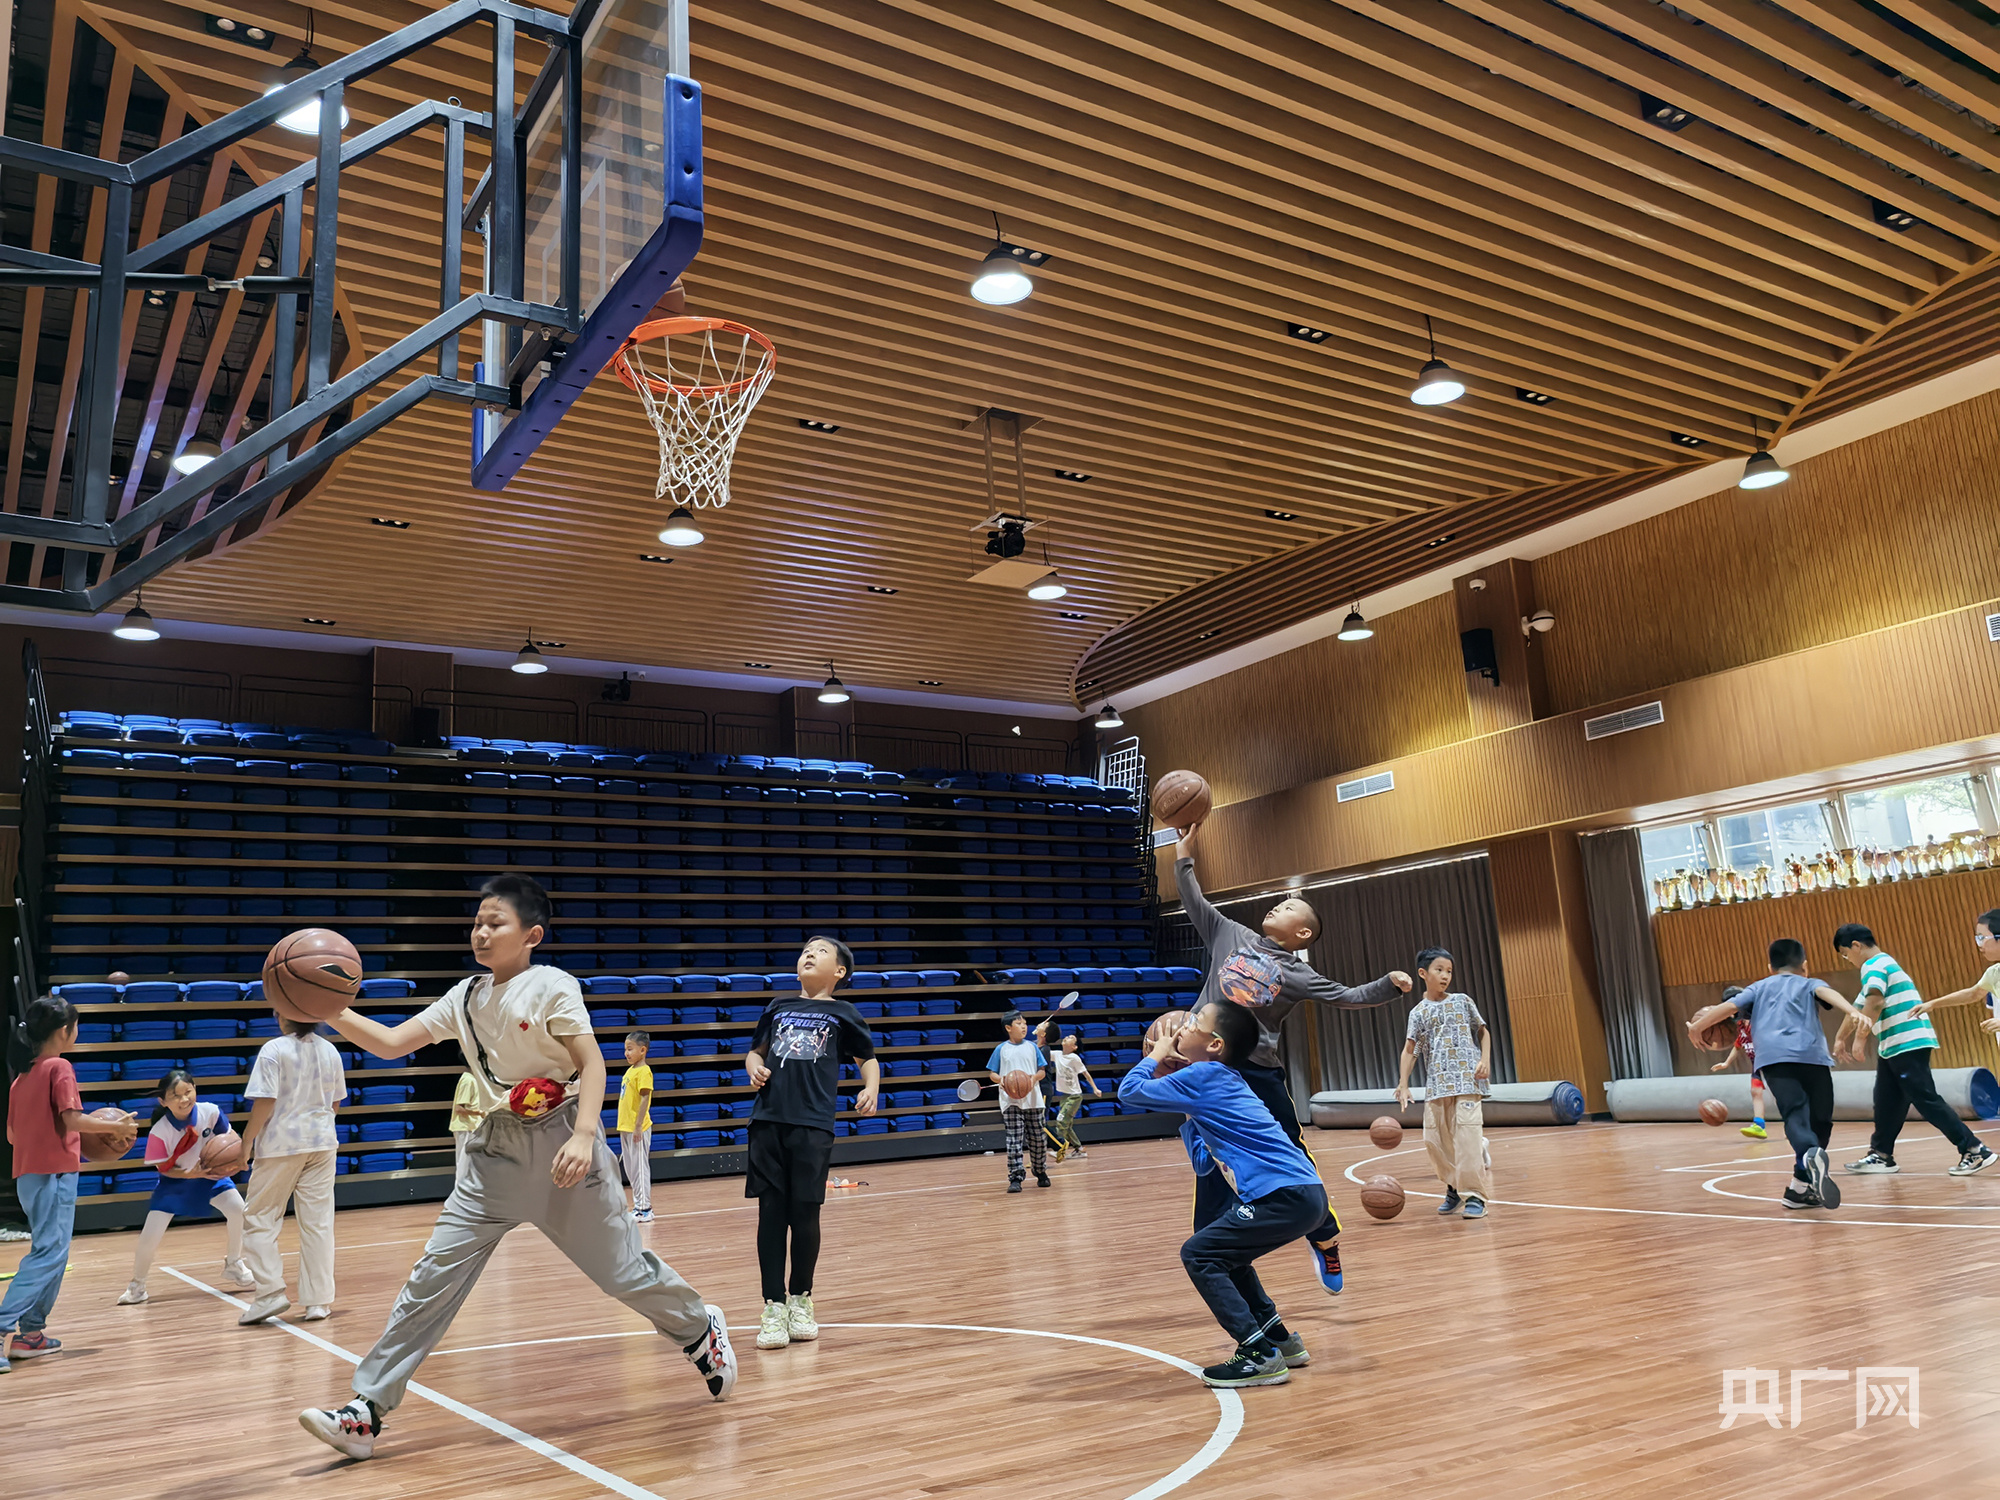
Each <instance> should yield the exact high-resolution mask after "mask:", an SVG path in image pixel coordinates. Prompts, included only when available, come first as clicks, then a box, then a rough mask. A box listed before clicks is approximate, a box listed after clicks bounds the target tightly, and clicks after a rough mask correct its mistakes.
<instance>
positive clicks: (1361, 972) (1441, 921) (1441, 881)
mask: <svg viewBox="0 0 2000 1500" xmlns="http://www.w3.org/2000/svg"><path fill="white" fill-rule="evenodd" d="M1305 896H1306V899H1307V900H1308V901H1310V902H1312V904H1313V908H1314V910H1316V911H1317V912H1318V913H1319V918H1320V922H1321V925H1322V927H1323V929H1324V930H1323V931H1322V933H1321V935H1320V939H1319V941H1318V942H1316V943H1314V944H1313V946H1312V948H1311V950H1310V951H1309V952H1308V953H1307V955H1306V956H1307V958H1308V959H1309V960H1310V961H1311V963H1312V966H1313V967H1314V968H1316V969H1318V970H1319V971H1320V973H1322V974H1325V975H1328V976H1329V977H1331V978H1334V979H1338V980H1339V981H1340V982H1341V983H1343V984H1360V983H1363V982H1364V981H1366V980H1370V979H1374V978H1376V977H1377V976H1378V975H1381V974H1385V973H1387V972H1388V971H1389V970H1391V969H1401V970H1403V971H1404V972H1405V973H1408V974H1411V975H1412V977H1413V978H1414V971H1415V969H1416V962H1417V952H1418V950H1419V949H1422V948H1448V949H1450V950H1451V956H1452V961H1453V977H1452V988H1453V989H1456V990H1460V991H1463V992H1464V993H1465V994H1468V995H1470V996H1471V997H1472V998H1473V1000H1474V1002H1475V1003H1477V1005H1478V1006H1479V1012H1480V1014H1481V1015H1483V1016H1485V1017H1486V1024H1487V1026H1488V1027H1489V1028H1490V1029H1491V1031H1492V1033H1493V1078H1494V1081H1495V1082H1498V1083H1512V1082H1514V1081H1515V1080H1514V1047H1513V1040H1512V1037H1511V1034H1510V1032H1509V1030H1508V1025H1507V991H1506V983H1505V980H1504V978H1503V977H1502V974H1501V969H1500V927H1499V923H1498V921H1497V920H1496V918H1495V917H1494V913H1493V879H1492V875H1491V873H1490V871H1489V867H1488V863H1487V860H1486V857H1485V856H1484V855H1476V856H1472V857H1469V858H1465V859H1454V860H1445V861H1440V862H1439V863H1437V864H1430V865H1420V866H1417V867H1416V868H1414V869H1408V870H1394V871H1390V872H1388V873H1387V874H1383V875H1374V876H1369V877H1366V878H1364V879H1361V880H1352V881H1346V882H1343V883H1342V884H1339V885H1333V886H1322V887H1320V888H1318V889H1317V890H1311V891H1307V892H1305ZM1272 899H1273V898H1271V897H1269V896H1261V897H1256V898H1254V899H1251V900H1247V901H1229V902H1223V903H1220V905H1221V909H1222V911H1223V912H1225V913H1226V914H1227V915H1229V916H1231V917H1233V918H1235V920H1237V921H1239V922H1241V923H1243V924H1244V925H1245V926H1248V927H1251V928H1255V927H1256V926H1257V925H1258V922H1259V920H1260V919H1261V918H1262V917H1263V915H1264V913H1265V912H1266V911H1268V910H1269V909H1270V907H1271V904H1272ZM1177 935H1178V934H1177ZM1421 995H1422V985H1421V984H1420V983H1419V984H1418V985H1417V986H1416V987H1415V988H1414V989H1413V990H1412V991H1411V993H1410V994H1408V995H1404V996H1400V997H1398V998H1397V999H1395V1000H1393V1001H1391V1002H1390V1003H1389V1004H1387V1005H1379V1006H1374V1007H1371V1008H1370V1009H1367V1010H1348V1009H1344V1008H1338V1007H1333V1006H1310V1007H1307V1006H1301V1007H1299V1009H1297V1010H1295V1011H1293V1012H1292V1014H1291V1016H1290V1018H1289V1019H1288V1020H1287V1022H1286V1024H1285V1061H1286V1065H1287V1067H1288V1069H1289V1071H1290V1073H1291V1085H1292V1093H1293V1095H1294V1097H1296V1098H1300V1099H1304V1098H1307V1097H1310V1096H1311V1095H1312V1094H1313V1093H1315V1092H1317V1091H1318V1090H1320V1089H1376V1088H1393V1087H1394V1086H1395V1083H1396V1059H1397V1056H1398V1054H1400V1053H1401V1052H1402V1050H1403V1038H1404V1036H1405V1034H1406V1031H1407V1028H1408V1025H1409V1019H1410V1007H1411V1006H1412V1005H1414V1004H1415V1003H1416V1001H1417V999H1419V998H1420V997H1421ZM1315 1025H1316V1026H1317V1027H1318V1029H1319V1062H1320V1066H1319V1076H1318V1077H1317V1078H1314V1077H1312V1076H1311V1068H1310V1057H1311V1048H1310V1041H1309V1038H1308V1036H1307V1030H1306V1029H1307V1027H1309V1026H1315ZM1412 1077H1413V1078H1414V1079H1415V1081H1417V1082H1419V1083H1421V1082H1422V1081H1423V1071H1422V1065H1421V1063H1420V1064H1419V1065H1418V1069H1417V1071H1416V1072H1415V1073H1414V1074H1413V1075H1412Z"/></svg>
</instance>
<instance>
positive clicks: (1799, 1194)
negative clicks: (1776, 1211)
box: [1780, 1181, 1826, 1208]
mask: <svg viewBox="0 0 2000 1500" xmlns="http://www.w3.org/2000/svg"><path fill="white" fill-rule="evenodd" d="M1780 1201H1781V1202H1783V1204H1784V1205H1785V1207H1787V1208H1825V1207H1826V1205H1825V1204H1824V1203H1822V1202H1820V1201H1819V1199H1817V1198H1815V1197H1814V1196H1813V1195H1812V1194H1811V1193H1809V1192H1807V1191H1806V1190H1805V1189H1804V1188H1802V1187H1800V1186H1799V1185H1798V1183H1797V1182H1796V1181H1794V1182H1793V1183H1792V1184H1791V1185H1790V1186H1789V1187H1787V1188H1786V1189H1785V1196H1784V1197H1783V1199H1781V1200H1780Z"/></svg>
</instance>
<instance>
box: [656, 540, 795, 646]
mask: <svg viewBox="0 0 2000 1500" xmlns="http://www.w3.org/2000/svg"><path fill="white" fill-rule="evenodd" d="M665 560H666V561H668V562H671V561H673V559H672V558H667V559H665ZM743 665H744V666H746V667H749V668H752V669H753V670H755V671H758V672H768V671H770V670H771V664H770V663H769V662H767V661H746V662H745V663H743Z"/></svg>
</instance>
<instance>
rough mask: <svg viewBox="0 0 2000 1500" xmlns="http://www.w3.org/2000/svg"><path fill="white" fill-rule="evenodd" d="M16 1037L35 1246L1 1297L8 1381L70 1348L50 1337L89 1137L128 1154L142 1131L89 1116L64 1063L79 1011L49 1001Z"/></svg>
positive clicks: (13, 1111) (20, 1159) (18, 1173)
mask: <svg viewBox="0 0 2000 1500" xmlns="http://www.w3.org/2000/svg"><path fill="white" fill-rule="evenodd" d="M10 1030H11V1032H12V1035H11V1036H10V1038H9V1040H10V1041H11V1042H12V1043H13V1047H12V1052H13V1061H14V1062H15V1063H16V1065H17V1066H18V1067H19V1068H20V1070H21V1071H20V1076H18V1077H17V1078H15V1080H14V1084H13V1087H12V1088H10V1089H9V1090H8V1091H7V1140H8V1141H9V1143H10V1144H12V1146H13V1148H14V1187H15V1191H16V1192H18V1193H19V1194H20V1198H21V1207H22V1208H23V1209H24V1210H25V1211H26V1213H27V1215H28V1231H29V1235H30V1237H31V1239H32V1241H33V1246H32V1248H31V1249H30V1250H29V1251H28V1254H27V1257H26V1258H25V1259H23V1260H22V1262H21V1266H20V1269H19V1270H18V1271H16V1272H15V1273H14V1279H13V1280H12V1281H11V1282H9V1283H8V1285H7V1295H6V1296H5V1297H4V1298H0V1374H5V1373H7V1372H8V1370H9V1369H10V1368H11V1364H10V1361H12V1360H16V1359H36V1358H39V1357H40V1356H41V1355H44V1354H55V1353H57V1352H58V1351H60V1350H61V1348H62V1340H61V1339H57V1338H51V1337H49V1334H48V1332H47V1326H48V1321H49V1313H50V1311H51V1310H52V1309H53V1308H54V1307H55V1305H56V1294H57V1293H59V1292H60V1291H61V1290H62V1281H63V1271H64V1270H65V1269H66V1268H67V1267H68V1265H69V1242H70V1236H71V1235H72V1234H73V1233H74V1232H75V1229H76V1178H77V1172H78V1170H79V1169H80V1168H81V1167H82V1165H83V1159H82V1154H81V1152H82V1137H83V1136H86V1135H90V1136H109V1137H111V1138H112V1140H113V1141H114V1143H118V1145H119V1150H120V1151H121V1152H122V1151H124V1150H128V1149H129V1148H130V1147H131V1145H132V1142H133V1140H134V1139H135V1138H136V1132H137V1126H136V1125H134V1123H133V1120H132V1117H131V1116H130V1115H128V1114H126V1113H125V1112H124V1111H123V1110H100V1111H99V1112H98V1113H97V1114H94V1115H87V1114H85V1113H84V1112H83V1098H82V1096H81V1095H80V1094H79V1093H78V1092H77V1087H76V1070H75V1069H74V1068H72V1067H71V1066H70V1065H69V1062H68V1060H67V1059H65V1058H64V1057H63V1052H64V1051H65V1050H66V1049H68V1048H70V1047H73V1046H75V1045H76V1007H75V1006H74V1005H71V1004H70V1003H69V1002H68V1001H67V1000H61V999H58V998H56V997H55V996H53V995H43V996H42V997H41V998H40V999H38V1000H36V1001H34V1002H32V1003H31V1004H30V1005H29V1006H28V1013H27V1015H26V1016H24V1017H23V1018H22V1019H21V1020H19V1021H17V1022H16V1023H14V1025H13V1026H12V1027H11V1028H10Z"/></svg>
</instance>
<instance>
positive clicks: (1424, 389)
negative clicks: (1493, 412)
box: [1410, 313, 1465, 406]
mask: <svg viewBox="0 0 2000 1500" xmlns="http://www.w3.org/2000/svg"><path fill="white" fill-rule="evenodd" d="M1424 337H1425V338H1426V339H1427V340H1429V342H1430V346H1431V357H1430V358H1429V359H1427V360H1425V361H1424V367H1423V368H1422V369H1421V370H1419V371H1417V384H1416V387H1415V389H1413V390H1412V391H1411V392H1410V399H1411V400H1412V401H1414V402H1416V403H1417V405H1419V406H1443V405H1445V404H1447V403H1448V402H1452V401H1456V400H1457V399H1458V398H1459V397H1460V396H1463V395H1464V394H1465V382H1464V380H1462V379H1460V378H1459V374H1458V372H1457V371H1456V370H1454V369H1452V367H1451V366H1450V365H1448V364H1446V363H1445V362H1444V361H1443V360H1441V359H1439V358H1438V345H1437V334H1436V333H1435V332H1434V331H1433V330H1432V328H1431V315H1430V314H1429V313H1425V314H1424Z"/></svg>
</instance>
